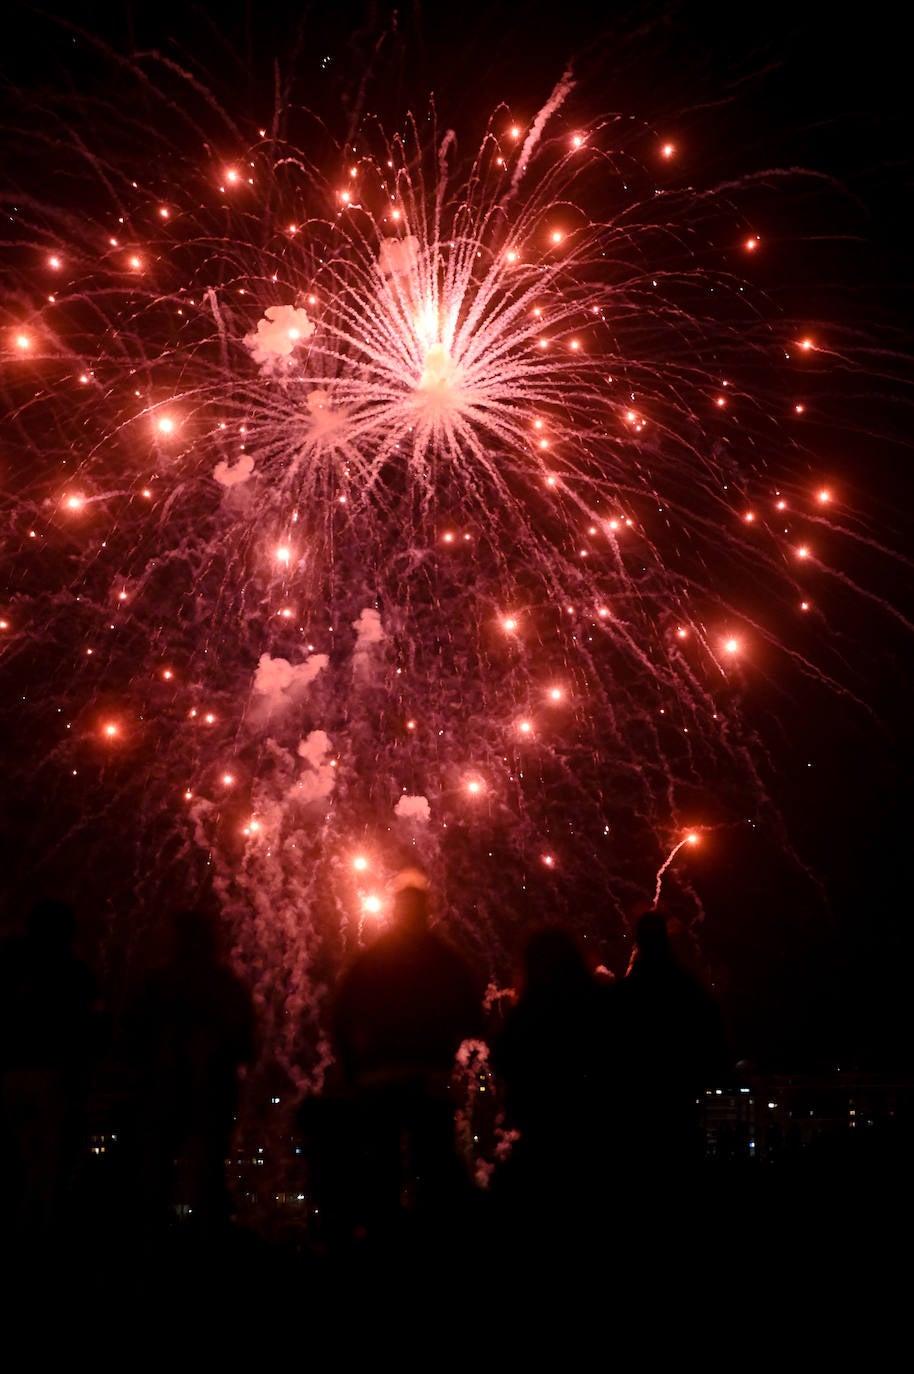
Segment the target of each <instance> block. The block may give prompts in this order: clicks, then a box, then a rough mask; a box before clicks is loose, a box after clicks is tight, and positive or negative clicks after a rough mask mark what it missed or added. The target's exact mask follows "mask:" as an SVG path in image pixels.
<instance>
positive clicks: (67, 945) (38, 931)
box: [28, 897, 76, 954]
mask: <svg viewBox="0 0 914 1374" xmlns="http://www.w3.org/2000/svg"><path fill="white" fill-rule="evenodd" d="M75 927H76V918H75V916H74V913H73V908H72V907H71V906H70V905H69V904H68V903H67V902H58V901H55V899H54V898H53V897H41V898H39V900H38V901H37V902H36V903H35V904H34V906H33V907H32V909H31V911H30V912H29V921H28V938H29V942H30V943H31V944H33V945H37V946H39V947H40V948H41V949H42V950H43V951H45V952H46V953H48V954H66V953H68V952H69V951H70V950H71V949H72V947H73V933H74V930H75Z"/></svg>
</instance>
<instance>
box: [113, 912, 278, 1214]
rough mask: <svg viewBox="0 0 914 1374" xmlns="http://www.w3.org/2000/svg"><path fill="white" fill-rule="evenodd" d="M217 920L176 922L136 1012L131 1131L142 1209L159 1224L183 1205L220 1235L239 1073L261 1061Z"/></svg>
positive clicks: (182, 917)
mask: <svg viewBox="0 0 914 1374" xmlns="http://www.w3.org/2000/svg"><path fill="white" fill-rule="evenodd" d="M219 937H220V932H219V927H218V925H217V923H216V920H215V919H214V918H212V917H211V916H209V915H208V914H206V913H204V912H202V911H199V910H194V911H181V912H178V913H177V915H176V917H175V918H174V923H173V930H172V951H171V956H170V958H169V959H168V962H167V963H166V964H165V965H164V967H162V968H160V969H159V970H158V971H156V972H155V973H153V974H151V975H150V976H149V978H148V979H147V980H146V982H145V984H144V985H143V986H142V988H141V989H140V992H139V995H138V997H137V999H136V1001H135V1003H134V1005H133V1007H132V1008H131V1009H130V1011H129V1013H128V1018H127V1046H126V1051H127V1054H128V1057H129V1058H130V1059H131V1060H132V1067H133V1072H134V1085H135V1100H134V1110H133V1120H132V1123H131V1126H130V1130H131V1134H132V1141H131V1146H132V1150H133V1153H134V1161H135V1166H136V1168H137V1170H138V1174H139V1180H138V1181H139V1187H140V1190H141V1206H142V1207H143V1208H144V1210H145V1211H146V1215H147V1219H148V1220H149V1221H151V1222H153V1223H159V1224H161V1223H162V1222H163V1221H165V1220H166V1219H167V1216H168V1212H169V1208H170V1207H171V1205H173V1204H174V1203H175V1202H176V1201H178V1200H179V1198H178V1195H177V1194H178V1193H180V1200H181V1201H182V1202H184V1203H185V1204H186V1205H187V1206H188V1207H189V1208H190V1209H191V1216H192V1218H194V1219H196V1220H198V1221H200V1222H201V1223H202V1224H203V1225H204V1226H210V1227H213V1226H215V1227H218V1226H220V1225H221V1224H223V1223H225V1222H226V1221H227V1220H228V1219H229V1217H230V1215H231V1199H230V1195H229V1192H228V1188H227V1185H226V1177H225V1165H226V1160H227V1158H228V1154H229V1149H230V1145H231V1135H232V1129H233V1126H234V1123H235V1117H236V1113H237V1107H238V1092H239V1070H240V1069H241V1067H242V1065H245V1064H247V1063H249V1062H250V1060H251V1059H252V1058H253V1056H254V1017H253V1007H252V1003H251V998H250V995H249V993H248V991H247V989H246V988H245V986H244V984H243V983H242V982H241V980H240V979H239V978H238V976H237V975H236V974H235V972H234V971H233V969H232V968H231V967H230V966H229V964H228V962H227V961H226V960H225V958H224V957H223V955H222V952H221V949H220V938H219Z"/></svg>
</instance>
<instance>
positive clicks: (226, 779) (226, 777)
mask: <svg viewBox="0 0 914 1374" xmlns="http://www.w3.org/2000/svg"><path fill="white" fill-rule="evenodd" d="M234 781H235V777H234V774H232V773H223V774H222V782H223V785H224V786H225V787H231V785H232V783H233V782H234Z"/></svg>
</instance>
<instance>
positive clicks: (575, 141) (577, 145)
mask: <svg viewBox="0 0 914 1374" xmlns="http://www.w3.org/2000/svg"><path fill="white" fill-rule="evenodd" d="M583 142H584V140H583V138H582V137H581V135H580V134H575V136H574V138H573V139H572V140H571V143H572V146H573V147H575V148H580V146H581V144H582V143H583Z"/></svg>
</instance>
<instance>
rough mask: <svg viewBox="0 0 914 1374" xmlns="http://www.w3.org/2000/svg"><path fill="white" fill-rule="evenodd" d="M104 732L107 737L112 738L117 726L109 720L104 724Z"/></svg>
mask: <svg viewBox="0 0 914 1374" xmlns="http://www.w3.org/2000/svg"><path fill="white" fill-rule="evenodd" d="M105 734H106V735H107V736H108V738H109V739H113V738H114V737H115V735H116V734H117V726H116V725H114V724H113V723H111V722H109V723H108V724H107V725H106V726H105Z"/></svg>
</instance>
